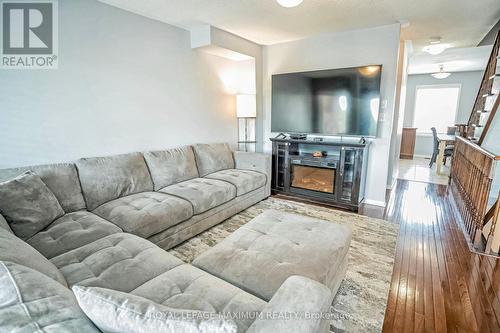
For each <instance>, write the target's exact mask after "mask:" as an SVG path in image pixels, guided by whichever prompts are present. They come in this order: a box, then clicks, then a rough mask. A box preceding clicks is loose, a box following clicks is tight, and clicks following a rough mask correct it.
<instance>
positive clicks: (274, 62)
mask: <svg viewBox="0 0 500 333" xmlns="http://www.w3.org/2000/svg"><path fill="white" fill-rule="evenodd" d="M399 31H400V27H399V25H398V24H394V25H388V26H382V27H377V28H372V29H362V30H355V31H347V32H340V33H329V34H322V35H319V36H315V37H311V38H307V39H303V40H299V41H293V42H288V43H282V44H276V45H271V46H266V47H264V77H263V80H264V82H263V88H264V92H263V96H264V118H263V121H264V150H265V151H270V150H271V142H270V141H269V138H270V137H272V136H273V135H274V134H273V133H271V75H272V74H276V73H285V72H299V71H307V70H318V69H329V68H343V67H353V66H363V65H370V64H372V65H373V64H382V66H383V68H382V82H381V100H383V99H386V100H387V108H386V110H381V116H380V117H381V118H382V119H381V120H382V121H380V124H379V128H378V135H377V138H376V139H374V142H373V144H372V146H371V148H370V157H369V163H368V175H367V189H366V198H367V202H368V203H372V204H379V205H384V204H385V192H386V182H387V175H388V164H389V148H390V141H391V133H392V119H393V112H394V101H395V92H396V76H397V75H396V71H397V60H398V48H399Z"/></svg>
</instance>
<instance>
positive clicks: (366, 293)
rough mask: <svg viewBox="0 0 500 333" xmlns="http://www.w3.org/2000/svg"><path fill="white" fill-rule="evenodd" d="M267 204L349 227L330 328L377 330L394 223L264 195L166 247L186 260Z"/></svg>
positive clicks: (390, 261)
mask: <svg viewBox="0 0 500 333" xmlns="http://www.w3.org/2000/svg"><path fill="white" fill-rule="evenodd" d="M271 208H272V209H277V210H282V211H286V212H292V213H297V214H302V215H306V216H311V217H316V218H320V219H324V220H327V221H331V222H334V223H340V224H346V225H350V226H351V227H352V230H353V237H352V241H351V247H350V250H349V263H348V267H347V274H346V277H345V279H344V281H343V282H342V285H341V287H340V289H339V291H338V293H337V296H336V297H335V299H334V301H333V303H332V307H331V312H332V318H333V320H332V321H331V325H330V331H331V332H335V333H339V332H370V333H371V332H380V331H381V330H382V324H383V321H384V313H385V308H386V305H387V295H388V293H389V285H390V282H391V275H392V267H393V264H394V255H395V248H396V241H397V236H398V230H399V226H398V225H396V224H393V223H390V222H387V221H383V220H379V219H375V218H370V217H365V216H361V215H357V214H352V213H348V212H344V211H339V210H335V209H330V208H325V207H319V206H314V205H309V204H303V203H297V202H293V201H288V200H282V199H276V198H268V199H266V200H264V201H261V202H259V203H258V204H256V205H254V206H252V207H250V208H248V209H246V210H245V211H243V212H241V213H239V214H237V215H235V216H233V217H231V218H229V219H227V220H226V221H224V222H222V223H221V224H218V225H216V226H215V227H212V228H211V229H209V230H207V231H205V232H203V233H201V234H200V235H198V236H196V237H194V238H192V239H190V240H188V241H186V242H184V243H182V244H180V245H178V246H177V247H175V248H173V249H171V250H169V252H170V253H171V254H173V255H175V256H176V257H178V258H180V259H182V260H183V261H185V262H188V263H190V262H192V261H193V259H194V258H195V257H197V256H198V255H199V254H201V253H203V252H205V251H207V250H208V249H209V248H211V247H212V246H214V245H215V244H217V243H219V242H220V241H222V240H223V239H224V238H226V237H227V236H228V235H229V234H231V233H232V232H234V231H235V230H236V229H238V228H239V227H240V226H242V225H244V224H245V223H247V222H249V221H250V220H251V219H252V218H254V217H255V216H257V215H259V214H260V213H262V212H263V211H264V210H266V209H271Z"/></svg>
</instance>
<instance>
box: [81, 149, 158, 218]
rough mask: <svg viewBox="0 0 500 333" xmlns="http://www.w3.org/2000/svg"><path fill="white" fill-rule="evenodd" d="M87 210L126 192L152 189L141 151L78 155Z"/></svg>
mask: <svg viewBox="0 0 500 333" xmlns="http://www.w3.org/2000/svg"><path fill="white" fill-rule="evenodd" d="M76 167H77V168H78V173H79V175H80V181H81V184H82V190H83V194H84V197H85V201H86V202H87V207H88V210H90V211H92V210H94V209H95V208H96V207H98V206H100V205H102V204H103V203H105V202H108V201H111V200H114V199H117V198H120V197H124V196H126V195H129V194H134V193H139V192H147V191H152V190H153V182H152V180H151V176H150V175H149V171H148V167H147V165H146V162H145V161H144V157H143V156H142V154H140V153H132V154H124V155H115V156H108V157H93V158H81V159H79V160H78V161H77V162H76Z"/></svg>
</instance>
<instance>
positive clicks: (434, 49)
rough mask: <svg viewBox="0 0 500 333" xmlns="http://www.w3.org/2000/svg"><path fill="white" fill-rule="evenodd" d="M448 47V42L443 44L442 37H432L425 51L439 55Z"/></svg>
mask: <svg viewBox="0 0 500 333" xmlns="http://www.w3.org/2000/svg"><path fill="white" fill-rule="evenodd" d="M448 47H449V45H448V44H441V39H440V38H433V39H431V42H430V43H429V45H427V46H425V47H424V52H427V53H429V54H431V55H438V54H440V53H443V51H444V50H446V49H447V48H448Z"/></svg>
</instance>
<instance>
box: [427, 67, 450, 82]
mask: <svg viewBox="0 0 500 333" xmlns="http://www.w3.org/2000/svg"><path fill="white" fill-rule="evenodd" d="M431 75H432V77H433V78H435V79H439V80H441V79H446V78H447V77H448V76H450V75H451V73H448V72H445V71H444V66H443V65H442V64H441V65H439V72H436V73H432V74H431Z"/></svg>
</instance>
